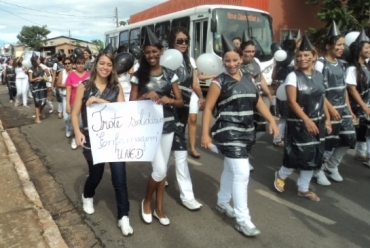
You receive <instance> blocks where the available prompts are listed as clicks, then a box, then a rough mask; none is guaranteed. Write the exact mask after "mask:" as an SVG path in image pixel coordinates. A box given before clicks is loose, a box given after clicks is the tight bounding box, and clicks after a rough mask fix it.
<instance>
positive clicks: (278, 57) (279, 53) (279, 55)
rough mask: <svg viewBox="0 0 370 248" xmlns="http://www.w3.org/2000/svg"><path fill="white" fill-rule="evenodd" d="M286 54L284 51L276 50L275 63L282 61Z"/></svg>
mask: <svg viewBox="0 0 370 248" xmlns="http://www.w3.org/2000/svg"><path fill="white" fill-rule="evenodd" d="M287 56H288V54H287V53H286V52H285V51H284V50H277V51H276V52H275V54H274V58H275V60H276V61H279V62H281V61H284V60H285V59H286V57H287Z"/></svg>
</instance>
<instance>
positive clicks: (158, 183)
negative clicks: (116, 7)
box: [130, 28, 184, 226]
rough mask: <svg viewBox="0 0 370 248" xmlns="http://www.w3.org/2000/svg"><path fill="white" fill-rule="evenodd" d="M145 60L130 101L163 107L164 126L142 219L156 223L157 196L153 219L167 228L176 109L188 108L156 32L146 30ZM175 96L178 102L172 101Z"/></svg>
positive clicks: (135, 79) (141, 62)
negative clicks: (166, 202) (166, 193)
mask: <svg viewBox="0 0 370 248" xmlns="http://www.w3.org/2000/svg"><path fill="white" fill-rule="evenodd" d="M143 51H144V57H143V58H142V59H141V61H140V67H139V69H138V70H137V72H136V73H135V74H134V76H133V77H132V79H131V83H132V88H131V94H130V100H131V101H135V100H152V101H153V102H155V103H156V104H161V105H163V115H164V125H163V131H162V137H161V141H160V145H159V147H158V149H157V152H156V155H155V157H154V160H153V161H152V167H153V172H152V174H151V176H150V177H149V180H148V185H147V190H146V194H145V198H144V200H143V201H142V202H141V216H142V218H143V220H144V222H145V223H151V222H152V211H151V201H152V197H153V194H154V192H156V208H155V209H154V211H153V216H154V217H156V218H157V219H158V220H159V222H160V223H161V224H162V225H164V226H167V225H169V224H170V220H169V219H168V218H167V216H166V215H165V214H164V210H163V198H164V188H165V182H166V174H167V163H168V159H169V156H170V152H171V146H172V141H173V136H174V131H175V118H174V112H173V107H177V108H181V107H182V106H183V104H184V102H183V100H182V97H181V92H180V89H179V86H178V77H177V75H176V74H175V72H174V71H172V70H170V69H168V68H166V67H162V66H161V65H160V64H159V60H160V57H161V55H162V53H163V46H162V44H161V43H160V42H159V40H158V39H157V37H155V35H154V34H153V32H152V31H151V30H150V29H148V28H146V36H145V40H144V43H143ZM171 92H172V93H173V95H174V98H172V97H171Z"/></svg>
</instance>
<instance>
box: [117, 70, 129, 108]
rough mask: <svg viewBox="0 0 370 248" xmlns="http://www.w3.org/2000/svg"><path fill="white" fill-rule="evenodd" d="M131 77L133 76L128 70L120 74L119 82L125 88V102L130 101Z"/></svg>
mask: <svg viewBox="0 0 370 248" xmlns="http://www.w3.org/2000/svg"><path fill="white" fill-rule="evenodd" d="M130 79H131V76H130V74H129V73H127V72H126V73H122V74H120V75H118V82H119V83H120V84H121V86H122V88H123V93H124V95H125V102H128V101H130V92H131V83H130Z"/></svg>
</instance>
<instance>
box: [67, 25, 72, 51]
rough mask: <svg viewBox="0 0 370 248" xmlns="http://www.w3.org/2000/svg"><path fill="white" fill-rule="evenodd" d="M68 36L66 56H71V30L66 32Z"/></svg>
mask: <svg viewBox="0 0 370 248" xmlns="http://www.w3.org/2000/svg"><path fill="white" fill-rule="evenodd" d="M68 36H69V51H68V55H71V53H72V49H71V45H72V42H71V30H68Z"/></svg>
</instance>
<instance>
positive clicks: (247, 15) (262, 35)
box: [105, 5, 273, 88]
mask: <svg viewBox="0 0 370 248" xmlns="http://www.w3.org/2000/svg"><path fill="white" fill-rule="evenodd" d="M176 26H183V27H186V28H187V29H188V30H189V34H190V38H191V40H190V42H191V43H190V48H189V51H190V55H191V56H192V57H193V58H195V59H196V58H197V57H198V56H200V55H201V54H203V53H215V54H217V55H219V56H220V55H221V51H222V47H221V46H222V45H221V34H224V35H226V36H228V38H229V39H233V38H235V37H240V38H242V35H243V32H244V31H248V33H249V37H251V38H252V39H253V40H254V41H255V42H256V43H258V44H257V46H258V47H259V48H260V50H261V51H260V54H259V56H258V59H259V60H260V62H261V63H260V65H261V69H262V71H263V74H264V76H265V78H266V81H267V84H271V82H272V80H271V74H272V69H273V56H272V54H271V49H270V45H271V43H272V42H273V35H272V19H271V17H270V15H269V14H268V13H267V12H265V11H262V10H258V9H253V8H247V7H240V6H232V5H202V6H198V7H194V8H190V9H186V10H182V11H178V12H175V13H171V14H167V15H163V16H159V17H155V18H152V19H148V20H145V21H140V22H137V23H133V24H129V25H127V26H122V27H118V28H115V29H113V30H111V31H108V32H106V33H105V37H106V39H105V42H106V44H108V43H112V45H113V46H114V47H118V46H119V45H125V46H126V47H130V46H140V45H141V43H142V40H143V38H144V37H143V36H144V30H145V29H144V27H148V28H150V29H151V30H152V31H153V32H154V33H155V34H156V36H157V37H158V39H159V40H161V41H162V44H166V43H167V37H168V34H169V31H170V30H171V28H172V27H176ZM200 84H201V87H202V88H207V86H208V85H207V83H206V82H200Z"/></svg>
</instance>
